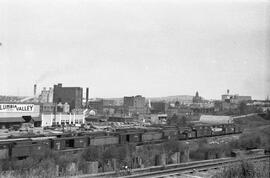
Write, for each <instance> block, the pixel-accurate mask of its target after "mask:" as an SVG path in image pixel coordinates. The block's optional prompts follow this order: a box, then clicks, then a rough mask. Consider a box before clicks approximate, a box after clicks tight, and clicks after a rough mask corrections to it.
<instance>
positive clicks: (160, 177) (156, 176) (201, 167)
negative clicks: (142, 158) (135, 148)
mask: <svg viewBox="0 0 270 178" xmlns="http://www.w3.org/2000/svg"><path fill="white" fill-rule="evenodd" d="M269 159H270V156H269V155H262V156H254V157H248V158H246V159H245V160H249V161H255V160H256V161H258V160H260V161H263V160H269ZM242 160H243V159H235V158H234V159H227V160H211V161H209V162H208V163H207V162H206V163H202V164H194V165H188V166H185V167H178V168H174V169H166V170H160V171H155V172H148V173H143V174H136V175H129V176H124V178H137V177H138V178H150V177H151V178H164V177H169V176H177V175H181V174H185V173H192V172H194V170H196V171H206V170H209V169H216V168H220V167H222V166H226V165H229V164H235V163H239V162H240V161H242Z"/></svg>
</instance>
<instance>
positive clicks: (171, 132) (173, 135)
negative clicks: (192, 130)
mask: <svg viewBox="0 0 270 178" xmlns="http://www.w3.org/2000/svg"><path fill="white" fill-rule="evenodd" d="M178 137H179V134H178V130H177V129H173V128H170V129H164V130H163V138H164V139H168V140H171V139H174V140H177V139H178Z"/></svg>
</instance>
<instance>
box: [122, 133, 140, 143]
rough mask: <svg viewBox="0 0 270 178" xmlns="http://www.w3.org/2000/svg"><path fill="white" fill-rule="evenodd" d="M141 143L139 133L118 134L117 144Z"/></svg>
mask: <svg viewBox="0 0 270 178" xmlns="http://www.w3.org/2000/svg"><path fill="white" fill-rule="evenodd" d="M141 141H142V133H141V132H129V133H119V143H120V144H125V143H138V142H141Z"/></svg>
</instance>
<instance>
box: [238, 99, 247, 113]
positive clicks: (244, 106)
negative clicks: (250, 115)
mask: <svg viewBox="0 0 270 178" xmlns="http://www.w3.org/2000/svg"><path fill="white" fill-rule="evenodd" d="M239 112H240V114H247V103H246V102H244V101H242V102H241V103H240V104H239Z"/></svg>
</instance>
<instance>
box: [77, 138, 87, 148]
mask: <svg viewBox="0 0 270 178" xmlns="http://www.w3.org/2000/svg"><path fill="white" fill-rule="evenodd" d="M88 145H89V137H76V138H74V148H85V147H87V146H88Z"/></svg>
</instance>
